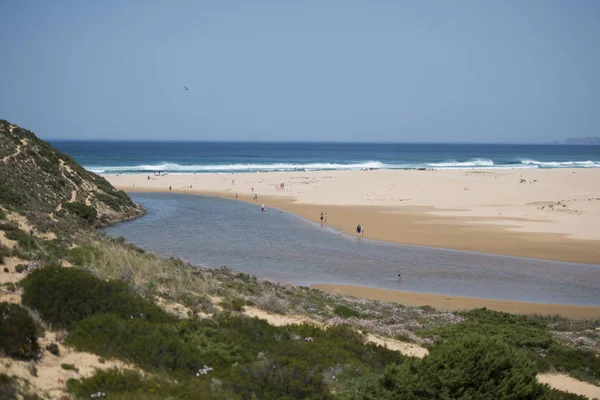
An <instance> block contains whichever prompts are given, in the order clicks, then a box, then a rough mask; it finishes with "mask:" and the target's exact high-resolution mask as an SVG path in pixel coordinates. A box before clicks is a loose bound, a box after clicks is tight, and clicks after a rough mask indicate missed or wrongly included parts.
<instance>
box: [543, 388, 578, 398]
mask: <svg viewBox="0 0 600 400" xmlns="http://www.w3.org/2000/svg"><path fill="white" fill-rule="evenodd" d="M541 400H589V399H588V398H587V397H586V396H580V395H578V394H574V393H567V392H563V391H560V390H556V389H551V390H548V392H547V393H546V394H545V395H544V396H542V398H541Z"/></svg>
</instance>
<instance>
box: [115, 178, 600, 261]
mask: <svg viewBox="0 0 600 400" xmlns="http://www.w3.org/2000/svg"><path fill="white" fill-rule="evenodd" d="M148 176H150V179H148ZM106 178H107V179H108V180H109V182H111V183H112V184H113V185H115V186H116V187H117V188H119V189H123V190H125V191H128V192H132V191H140V192H161V191H168V190H169V186H171V187H172V190H173V192H179V193H190V194H204V195H209V196H217V197H225V198H235V196H236V194H237V195H238V196H239V199H240V200H243V201H249V202H255V203H256V204H257V205H258V206H260V204H263V203H264V204H265V205H266V206H267V207H269V208H272V207H275V208H280V209H283V210H287V211H290V212H293V213H295V214H297V215H300V216H301V217H303V218H306V219H309V220H311V221H314V222H319V215H320V213H321V212H324V213H327V216H328V225H329V226H330V227H333V228H336V229H340V230H341V231H342V232H343V233H345V234H348V235H353V234H355V233H354V232H355V229H356V225H357V224H361V225H362V226H363V227H364V228H365V230H366V234H365V238H368V239H375V240H381V241H387V242H395V243H403V244H414V245H423V246H431V247H440V248H449V249H455V250H466V251H477V252H483V253H493V254H505V255H512V256H520V257H531V258H541V259H549V260H557V261H570V262H579V263H589V264H600V169H583V168H582V169H510V170H438V171H404V170H375V171H313V172H300V171H298V172H269V173H244V174H193V175H192V174H187V175H167V176H153V175H152V174H150V175H142V174H137V175H120V176H117V175H108V176H106ZM280 183H284V184H285V189H284V190H280V189H277V186H278V185H279V184H280ZM254 194H257V196H258V199H257V200H256V201H254V200H253V196H254Z"/></svg>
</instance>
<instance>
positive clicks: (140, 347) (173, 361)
mask: <svg viewBox="0 0 600 400" xmlns="http://www.w3.org/2000/svg"><path fill="white" fill-rule="evenodd" d="M67 342H68V343H69V344H71V345H73V346H75V348H77V349H80V350H84V351H91V352H93V353H95V354H98V355H101V356H103V357H107V358H112V357H117V358H121V359H126V360H129V361H132V362H134V363H136V364H138V365H140V366H142V367H144V368H147V369H152V370H166V371H169V372H170V373H183V374H185V375H188V376H190V375H192V374H194V373H195V372H196V371H198V369H200V368H202V366H203V365H204V364H208V365H211V366H223V365H225V364H227V359H228V358H231V357H230V354H228V350H227V349H223V350H224V351H225V355H224V356H223V357H220V355H219V354H218V352H214V351H211V349H210V348H209V346H208V342H205V343H204V344H205V348H204V349H200V348H199V346H195V345H192V344H191V343H186V342H185V341H184V340H182V339H181V338H180V337H179V336H178V335H177V327H176V326H173V325H169V324H153V323H150V322H148V321H145V320H142V319H133V320H125V319H122V318H118V317H116V316H114V315H110V314H103V315H100V316H96V317H91V318H87V319H85V320H83V321H81V322H80V323H79V324H77V327H76V328H75V329H74V330H72V331H71V333H70V334H69V336H68V338H67ZM203 350H204V351H203ZM232 350H233V351H235V350H234V349H233V348H232Z"/></svg>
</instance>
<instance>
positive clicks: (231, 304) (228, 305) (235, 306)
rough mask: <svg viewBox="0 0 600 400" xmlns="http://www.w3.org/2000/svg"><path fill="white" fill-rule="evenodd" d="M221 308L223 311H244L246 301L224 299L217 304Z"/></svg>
mask: <svg viewBox="0 0 600 400" xmlns="http://www.w3.org/2000/svg"><path fill="white" fill-rule="evenodd" d="M219 305H220V306H221V307H223V309H225V310H231V311H244V306H245V305H246V301H245V300H244V299H240V298H236V299H231V300H228V299H225V300H223V301H221V303H219Z"/></svg>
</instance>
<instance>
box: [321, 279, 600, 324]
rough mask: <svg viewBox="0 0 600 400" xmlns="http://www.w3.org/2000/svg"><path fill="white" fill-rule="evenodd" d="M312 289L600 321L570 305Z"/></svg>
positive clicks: (597, 311) (447, 307)
mask: <svg viewBox="0 0 600 400" xmlns="http://www.w3.org/2000/svg"><path fill="white" fill-rule="evenodd" d="M312 288H314V289H319V290H322V291H324V292H328V293H336V294H342V295H346V296H353V297H358V298H364V299H371V300H380V301H389V302H396V303H400V304H404V305H407V306H425V305H427V306H431V307H433V308H435V309H438V310H442V311H464V310H471V309H474V308H480V307H486V308H488V309H490V310H495V311H504V312H508V313H512V314H538V315H549V316H554V315H559V316H561V317H566V318H572V319H591V318H600V307H597V306H576V305H569V304H541V303H526V302H519V301H508V300H492V299H481V298H471V297H461V296H447V295H441V294H430V293H414V292H402V291H399V290H389V289H378V288H371V287H363V286H352V285H336V284H319V285H312Z"/></svg>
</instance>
